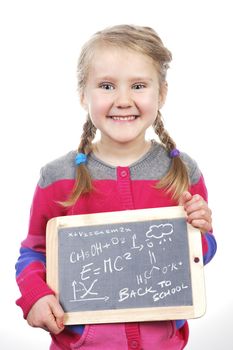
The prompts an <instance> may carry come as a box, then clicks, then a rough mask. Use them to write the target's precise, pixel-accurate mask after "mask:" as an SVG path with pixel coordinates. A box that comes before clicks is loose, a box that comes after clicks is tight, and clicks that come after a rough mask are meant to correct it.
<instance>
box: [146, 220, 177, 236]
mask: <svg viewBox="0 0 233 350" xmlns="http://www.w3.org/2000/svg"><path fill="white" fill-rule="evenodd" d="M172 233H173V225H172V224H160V225H151V226H150V228H149V231H147V232H146V237H147V238H152V237H154V238H156V239H161V238H163V237H164V236H169V235H171V234H172Z"/></svg>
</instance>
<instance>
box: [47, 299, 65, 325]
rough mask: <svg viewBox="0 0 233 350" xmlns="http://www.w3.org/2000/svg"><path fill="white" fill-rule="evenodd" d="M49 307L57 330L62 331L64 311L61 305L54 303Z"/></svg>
mask: <svg viewBox="0 0 233 350" xmlns="http://www.w3.org/2000/svg"><path fill="white" fill-rule="evenodd" d="M50 306H51V310H52V313H53V315H54V317H55V321H56V323H57V326H58V328H60V329H63V328H64V311H63V309H62V307H61V305H60V304H59V302H56V303H52V304H51V305H50Z"/></svg>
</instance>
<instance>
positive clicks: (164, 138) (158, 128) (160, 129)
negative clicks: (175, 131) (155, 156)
mask: <svg viewBox="0 0 233 350" xmlns="http://www.w3.org/2000/svg"><path fill="white" fill-rule="evenodd" d="M153 128H154V131H155V133H156V134H157V135H158V137H159V139H160V141H161V142H162V144H163V145H164V146H165V148H166V149H167V150H168V151H171V150H172V149H174V148H176V144H175V142H174V141H173V139H172V138H171V136H170V135H169V134H168V132H167V130H166V129H165V128H164V124H163V121H162V115H161V113H160V111H158V114H157V117H156V119H155V121H154V124H153Z"/></svg>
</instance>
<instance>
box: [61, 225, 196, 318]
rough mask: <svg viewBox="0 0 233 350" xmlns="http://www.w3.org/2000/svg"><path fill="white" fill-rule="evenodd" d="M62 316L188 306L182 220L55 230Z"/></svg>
mask: <svg viewBox="0 0 233 350" xmlns="http://www.w3.org/2000/svg"><path fill="white" fill-rule="evenodd" d="M58 276H59V278H58V280H59V299H60V303H61V305H62V307H63V308H64V310H65V312H75V311H77V310H78V311H92V310H93V311H96V310H108V309H127V308H145V307H163V306H180V305H185V306H187V305H192V303H193V297H192V285H191V275H190V260H189V244H188V237H187V222H186V219H185V218H175V219H174V218H173V219H171V220H168V219H165V220H164V219H162V220H150V221H142V222H136V221H135V222H128V223H127V222H125V223H115V224H104V225H97V226H96V225H95V226H80V227H65V228H59V229H58Z"/></svg>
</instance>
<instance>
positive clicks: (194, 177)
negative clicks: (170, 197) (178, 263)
mask: <svg viewBox="0 0 233 350" xmlns="http://www.w3.org/2000/svg"><path fill="white" fill-rule="evenodd" d="M190 178H191V185H190V189H189V190H190V193H191V194H192V195H194V194H199V195H201V196H202V197H203V198H204V200H205V201H206V202H208V192H207V188H206V185H205V180H204V177H203V175H202V173H201V172H200V170H199V168H198V167H197V164H196V163H195V162H194V166H193V169H192V172H191V175H190ZM192 181H193V183H192ZM201 238H202V249H203V261H204V264H205V265H206V264H207V263H209V262H210V261H211V260H212V258H213V257H214V255H215V253H216V251H217V243H216V240H215V237H214V235H213V232H212V231H211V232H205V233H204V234H202V236H201Z"/></svg>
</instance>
